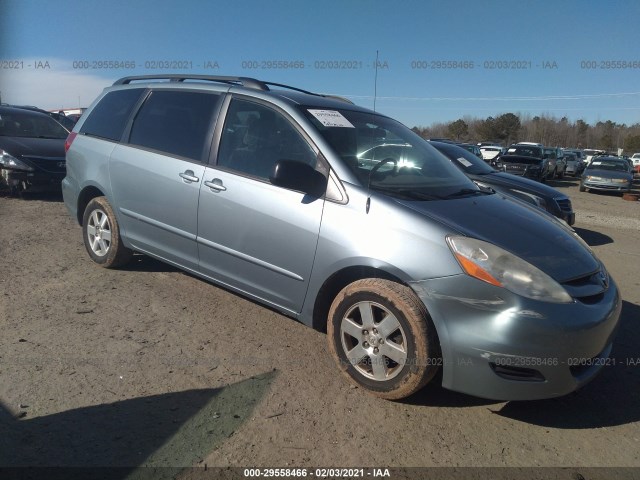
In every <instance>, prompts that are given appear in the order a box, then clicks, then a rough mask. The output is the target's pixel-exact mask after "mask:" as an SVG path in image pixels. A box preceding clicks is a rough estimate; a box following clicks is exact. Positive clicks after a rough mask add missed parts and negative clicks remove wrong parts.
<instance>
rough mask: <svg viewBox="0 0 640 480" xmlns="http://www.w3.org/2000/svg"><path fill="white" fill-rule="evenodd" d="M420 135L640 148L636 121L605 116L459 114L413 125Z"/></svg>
mask: <svg viewBox="0 0 640 480" xmlns="http://www.w3.org/2000/svg"><path fill="white" fill-rule="evenodd" d="M413 131H414V132H416V133H418V134H419V135H421V136H422V137H424V138H443V137H447V138H452V139H454V140H457V141H460V142H473V143H475V142H478V141H494V142H498V143H501V144H502V145H504V146H508V145H510V144H512V143H515V142H520V141H523V142H524V141H527V142H537V143H542V144H544V145H548V146H553V147H556V146H558V147H567V148H597V149H601V150H607V151H610V152H616V150H617V149H618V148H623V149H624V152H625V153H626V154H630V153H635V152H640V123H636V124H634V125H631V126H628V125H626V124H619V123H616V122H612V121H611V120H607V121H606V122H598V123H596V124H595V125H589V124H588V123H586V122H585V121H584V120H577V121H575V122H570V121H569V120H568V119H567V117H562V118H560V119H558V118H555V117H549V116H546V115H542V116H534V117H532V116H531V115H516V114H514V113H505V114H503V115H500V116H498V117H495V118H494V117H488V118H486V119H484V120H483V119H479V118H475V117H463V118H460V119H458V120H456V121H454V122H449V123H434V124H432V125H431V126H429V127H413Z"/></svg>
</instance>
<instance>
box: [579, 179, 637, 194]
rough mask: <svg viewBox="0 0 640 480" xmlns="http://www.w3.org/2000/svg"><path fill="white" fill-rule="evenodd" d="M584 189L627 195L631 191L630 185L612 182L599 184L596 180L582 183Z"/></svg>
mask: <svg viewBox="0 0 640 480" xmlns="http://www.w3.org/2000/svg"><path fill="white" fill-rule="evenodd" d="M582 185H583V186H584V188H588V189H589V190H601V191H603V192H619V193H626V192H629V191H631V185H629V184H628V183H612V182H599V181H594V180H584V181H583V182H582Z"/></svg>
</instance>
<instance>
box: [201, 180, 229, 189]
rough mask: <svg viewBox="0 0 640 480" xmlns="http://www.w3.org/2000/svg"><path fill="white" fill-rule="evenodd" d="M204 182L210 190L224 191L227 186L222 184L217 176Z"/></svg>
mask: <svg viewBox="0 0 640 480" xmlns="http://www.w3.org/2000/svg"><path fill="white" fill-rule="evenodd" d="M204 184H205V185H206V186H207V187H209V188H210V189H211V190H215V191H216V192H224V191H225V190H226V189H227V187H225V186H224V185H223V184H222V180H220V179H219V178H214V179H213V180H211V181H206V182H204Z"/></svg>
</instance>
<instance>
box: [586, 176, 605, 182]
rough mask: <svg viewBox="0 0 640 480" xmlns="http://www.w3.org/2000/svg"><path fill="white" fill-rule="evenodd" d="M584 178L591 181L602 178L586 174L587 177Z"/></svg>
mask: <svg viewBox="0 0 640 480" xmlns="http://www.w3.org/2000/svg"><path fill="white" fill-rule="evenodd" d="M586 179H587V180H593V181H596V182H597V181H600V180H602V178H600V177H594V176H593V175H587V178H586Z"/></svg>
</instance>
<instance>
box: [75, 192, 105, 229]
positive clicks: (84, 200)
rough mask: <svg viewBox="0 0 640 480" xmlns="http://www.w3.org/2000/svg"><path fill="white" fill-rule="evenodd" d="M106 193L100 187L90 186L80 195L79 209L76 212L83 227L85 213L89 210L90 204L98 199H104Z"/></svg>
mask: <svg viewBox="0 0 640 480" xmlns="http://www.w3.org/2000/svg"><path fill="white" fill-rule="evenodd" d="M103 196H104V193H103V192H102V190H100V189H99V188H98V187H96V186H93V185H90V186H88V187H85V188H83V189H82V191H81V192H80V195H78V209H77V211H76V214H77V217H78V223H79V224H80V225H82V223H83V221H84V211H85V210H86V209H87V205H89V202H90V201H91V200H93V199H94V198H96V197H103Z"/></svg>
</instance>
